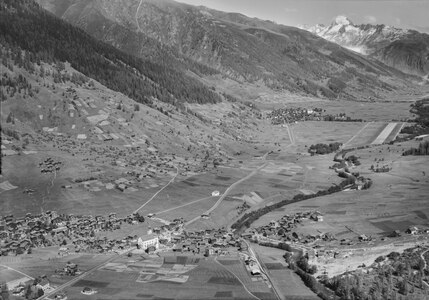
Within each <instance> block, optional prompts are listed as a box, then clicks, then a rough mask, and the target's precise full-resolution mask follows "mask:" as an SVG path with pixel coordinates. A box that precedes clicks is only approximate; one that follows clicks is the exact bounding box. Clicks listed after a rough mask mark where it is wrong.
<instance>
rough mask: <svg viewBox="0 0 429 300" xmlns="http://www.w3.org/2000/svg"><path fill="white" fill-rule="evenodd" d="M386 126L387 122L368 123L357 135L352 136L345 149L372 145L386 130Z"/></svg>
mask: <svg viewBox="0 0 429 300" xmlns="http://www.w3.org/2000/svg"><path fill="white" fill-rule="evenodd" d="M386 125H387V123H385V122H371V123H366V124H365V125H364V126H362V128H361V130H359V131H358V132H357V133H356V134H355V135H353V136H350V139H349V140H348V141H347V143H346V144H345V147H344V148H354V147H360V146H366V145H369V144H371V143H372V142H374V140H375V139H376V138H377V137H378V136H379V135H380V133H381V132H382V131H383V130H384V128H386Z"/></svg>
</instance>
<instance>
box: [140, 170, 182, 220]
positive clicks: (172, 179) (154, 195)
mask: <svg viewBox="0 0 429 300" xmlns="http://www.w3.org/2000/svg"><path fill="white" fill-rule="evenodd" d="M175 168H176V171H177V172H176V175H174V177H173V178H171V180H170V181H169V182H168V183H167V184H166V185H164V186H163V187H162V188H161V189H160V190H159V191H157V192H156V193H155V194H153V196H152V197H150V199H149V200H147V201H146V202H145V203H143V204H142V205H141V206H140V207H139V208H137V209H136V210H135V211H134V212H133V213H138V212H139V210H141V209H142V208H143V207H145V206H146V205H147V204H148V203H150V202H151V201H152V200H153V199H154V198H155V197H156V196H157V195H158V194H159V193H161V192H162V191H163V190H164V189H165V188H166V187H167V186H169V185H170V183H172V182H173V181H174V180H175V179H176V177H177V175H179V168H178V167H177V166H175Z"/></svg>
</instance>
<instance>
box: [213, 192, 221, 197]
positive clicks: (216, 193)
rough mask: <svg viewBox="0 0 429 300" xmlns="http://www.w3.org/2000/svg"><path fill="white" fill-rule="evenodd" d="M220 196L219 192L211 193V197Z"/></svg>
mask: <svg viewBox="0 0 429 300" xmlns="http://www.w3.org/2000/svg"><path fill="white" fill-rule="evenodd" d="M219 195H220V192H219V191H213V192H212V197H217V196H219Z"/></svg>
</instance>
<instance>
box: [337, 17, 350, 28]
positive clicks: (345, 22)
mask: <svg viewBox="0 0 429 300" xmlns="http://www.w3.org/2000/svg"><path fill="white" fill-rule="evenodd" d="M334 23H335V24H337V25H344V26H347V25H353V22H352V21H350V19H349V18H347V17H346V16H337V17H336V18H335V21H334Z"/></svg>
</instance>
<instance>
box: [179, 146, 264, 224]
mask: <svg viewBox="0 0 429 300" xmlns="http://www.w3.org/2000/svg"><path fill="white" fill-rule="evenodd" d="M266 155H267V154H265V155H264V156H263V159H265V157H266ZM267 164H268V163H264V164H263V165H262V166H260V167H258V168H257V169H255V170H253V171H252V172H251V173H249V174H248V175H247V176H246V177H243V178H241V179H240V180H238V181H236V182H234V183H233V184H231V185H230V186H229V187H228V188H227V189H226V190H225V192H224V193H223V194H222V196H220V197H219V199H218V200H217V201H216V203H215V204H214V205H213V206H212V207H211V208H210V209H209V210H207V211H206V212H205V213H203V214H206V215H209V214H210V213H211V212H212V211H214V210H215V209H216V208H217V207H218V206H219V205H220V204H221V203H222V201H223V199H224V198H225V197H226V196H227V195H228V193H229V192H230V191H231V190H232V189H233V188H235V187H236V186H237V185H239V184H240V183H242V182H243V181H245V180H247V179H249V178H250V177H252V176H253V175H255V174H256V173H257V172H258V171H259V170H261V169H263V168H265V167H266V165H267ZM200 218H201V216H197V217H195V218H193V219H192V220H190V221H188V222H186V223H185V226H188V225H190V224H192V223H194V222H195V221H197V220H198V219H200Z"/></svg>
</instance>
